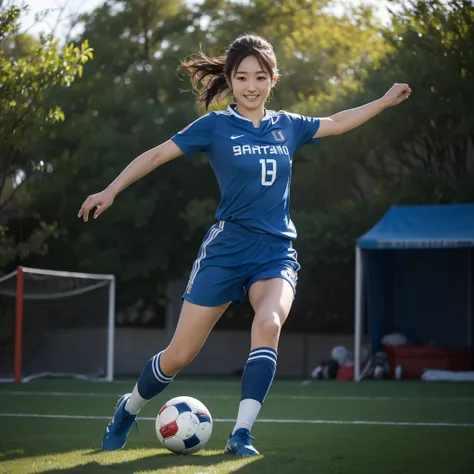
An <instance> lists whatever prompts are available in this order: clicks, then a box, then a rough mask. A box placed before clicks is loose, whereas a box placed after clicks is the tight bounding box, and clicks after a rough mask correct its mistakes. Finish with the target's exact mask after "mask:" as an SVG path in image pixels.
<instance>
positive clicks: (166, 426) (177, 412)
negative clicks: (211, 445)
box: [155, 397, 212, 454]
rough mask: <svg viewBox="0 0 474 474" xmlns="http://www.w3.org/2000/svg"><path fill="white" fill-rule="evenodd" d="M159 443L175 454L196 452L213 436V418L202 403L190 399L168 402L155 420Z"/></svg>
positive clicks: (183, 398)
mask: <svg viewBox="0 0 474 474" xmlns="http://www.w3.org/2000/svg"><path fill="white" fill-rule="evenodd" d="M155 427H156V435H157V436H158V439H159V441H160V443H161V444H162V445H163V446H164V447H165V448H167V449H169V450H170V451H172V452H173V453H176V454H191V453H195V452H196V451H199V450H200V449H201V448H202V447H203V446H204V445H205V444H206V443H207V442H208V441H209V438H210V437H211V434H212V417H211V413H210V412H209V410H208V409H207V408H206V407H205V405H204V404H203V403H201V402H200V401H199V400H196V399H195V398H192V397H175V398H172V399H171V400H168V401H167V402H166V403H165V404H164V405H163V406H162V408H161V410H160V411H159V412H158V416H157V417H156V424H155Z"/></svg>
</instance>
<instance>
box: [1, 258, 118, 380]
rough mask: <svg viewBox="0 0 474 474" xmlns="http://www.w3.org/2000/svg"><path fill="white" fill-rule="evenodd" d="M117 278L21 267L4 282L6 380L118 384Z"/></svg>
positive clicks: (3, 367) (3, 374)
mask: <svg viewBox="0 0 474 474" xmlns="http://www.w3.org/2000/svg"><path fill="white" fill-rule="evenodd" d="M114 323H115V277H114V276H113V275H98V274H91V273H73V272H64V271H54V270H42V269H38V268H26V267H19V268H18V269H17V270H16V271H14V272H12V273H10V274H8V275H5V276H4V277H2V278H0V380H1V381H4V382H5V381H10V382H13V381H14V382H16V383H20V382H28V381H30V380H33V379H36V378H39V377H74V378H78V379H84V380H93V381H112V380H113V377H114Z"/></svg>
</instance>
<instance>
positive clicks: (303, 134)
mask: <svg viewBox="0 0 474 474" xmlns="http://www.w3.org/2000/svg"><path fill="white" fill-rule="evenodd" d="M288 116H289V118H290V120H291V122H292V124H293V129H294V131H295V140H296V148H300V147H302V146H303V145H307V144H310V143H318V142H319V138H313V137H314V134H315V133H316V132H317V131H318V129H319V119H318V118H315V117H305V116H304V115H299V114H288Z"/></svg>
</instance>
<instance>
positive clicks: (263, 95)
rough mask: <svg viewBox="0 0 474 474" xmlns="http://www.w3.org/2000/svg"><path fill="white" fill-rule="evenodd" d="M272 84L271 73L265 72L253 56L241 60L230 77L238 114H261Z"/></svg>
mask: <svg viewBox="0 0 474 474" xmlns="http://www.w3.org/2000/svg"><path fill="white" fill-rule="evenodd" d="M275 79H276V78H275ZM273 83H274V78H273V77H272V72H271V71H267V70H265V69H264V68H263V67H262V66H261V65H260V63H259V62H258V60H257V58H256V57H255V56H253V55H250V56H247V57H246V58H245V59H243V60H242V62H241V63H240V64H239V66H238V67H237V69H236V70H234V71H233V73H232V77H231V86H232V91H233V93H234V97H235V100H236V101H237V109H238V110H239V111H240V113H244V114H245V113H246V112H254V113H255V112H256V111H258V110H261V111H262V112H263V108H264V105H265V101H266V100H267V97H268V95H269V94H270V90H271V88H272V85H273Z"/></svg>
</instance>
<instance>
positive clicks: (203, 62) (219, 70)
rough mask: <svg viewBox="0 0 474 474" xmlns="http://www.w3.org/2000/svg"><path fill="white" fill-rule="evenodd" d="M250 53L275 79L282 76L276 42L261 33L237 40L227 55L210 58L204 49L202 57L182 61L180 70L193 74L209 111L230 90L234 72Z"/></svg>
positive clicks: (231, 45)
mask: <svg viewBox="0 0 474 474" xmlns="http://www.w3.org/2000/svg"><path fill="white" fill-rule="evenodd" d="M247 56H255V58H256V59H257V61H258V62H259V64H260V66H261V67H262V69H263V70H264V71H268V73H269V74H270V75H271V78H273V77H274V76H278V66H277V59H276V56H275V52H274V51H273V47H272V45H271V44H270V43H269V42H268V41H267V40H265V39H263V38H262V37H260V36H257V35H243V36H239V37H238V38H237V39H235V40H234V41H233V42H232V43H231V44H230V46H229V48H228V49H227V51H226V54H225V55H224V56H216V57H209V56H207V55H206V54H204V53H203V52H202V51H199V53H198V56H197V57H195V58H189V59H186V60H184V61H181V64H180V66H179V68H178V70H185V71H187V72H188V73H189V75H190V76H191V84H192V86H193V90H194V91H195V92H196V93H197V95H198V96H199V101H200V102H201V103H203V104H204V106H205V107H206V110H207V109H208V108H209V106H210V105H211V103H212V101H213V100H214V99H216V100H219V99H221V98H222V96H223V95H225V94H226V93H227V92H228V91H229V90H230V87H229V84H228V83H230V80H231V77H232V74H233V73H234V74H235V71H237V69H238V67H239V66H240V63H241V62H242V61H243V60H244V59H245V58H246V57H247Z"/></svg>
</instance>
